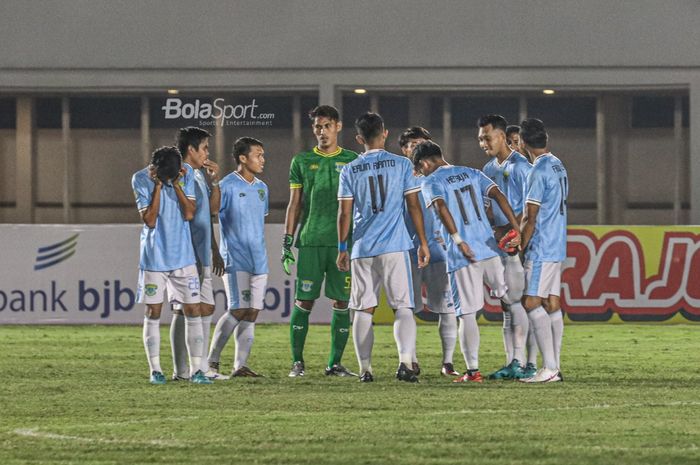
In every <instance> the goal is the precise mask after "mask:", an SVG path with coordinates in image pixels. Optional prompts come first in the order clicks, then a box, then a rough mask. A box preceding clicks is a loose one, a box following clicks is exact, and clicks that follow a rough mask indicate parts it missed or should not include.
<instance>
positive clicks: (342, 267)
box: [335, 252, 350, 272]
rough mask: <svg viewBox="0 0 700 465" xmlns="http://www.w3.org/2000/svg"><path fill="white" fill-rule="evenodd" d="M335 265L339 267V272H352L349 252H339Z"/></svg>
mask: <svg viewBox="0 0 700 465" xmlns="http://www.w3.org/2000/svg"><path fill="white" fill-rule="evenodd" d="M335 264H336V265H337V266H338V271H342V272H346V271H350V255H349V254H348V253H347V252H338V258H337V259H336V261H335Z"/></svg>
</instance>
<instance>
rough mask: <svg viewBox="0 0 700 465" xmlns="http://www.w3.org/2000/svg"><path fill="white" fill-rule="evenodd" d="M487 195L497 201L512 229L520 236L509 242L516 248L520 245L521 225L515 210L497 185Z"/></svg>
mask: <svg viewBox="0 0 700 465" xmlns="http://www.w3.org/2000/svg"><path fill="white" fill-rule="evenodd" d="M487 195H488V197H489V198H491V199H493V200H495V201H496V203H497V204H498V206H499V208H500V209H501V211H502V212H503V214H504V215H505V216H506V218H507V219H508V223H510V227H511V228H512V229H513V230H515V232H516V233H518V235H517V236H516V237H514V238H512V239H511V240H510V242H509V246H510V247H516V246H517V245H518V244H519V243H520V223H519V222H518V218H517V217H516V216H515V213H513V209H512V208H511V206H510V203H508V199H507V198H506V196H505V195H503V192H501V190H500V189H499V188H498V187H497V186H496V185H493V187H492V188H491V189H489V191H488V192H487Z"/></svg>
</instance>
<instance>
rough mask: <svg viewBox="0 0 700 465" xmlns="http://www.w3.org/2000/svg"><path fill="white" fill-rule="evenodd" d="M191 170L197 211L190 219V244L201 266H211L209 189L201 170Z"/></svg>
mask: <svg viewBox="0 0 700 465" xmlns="http://www.w3.org/2000/svg"><path fill="white" fill-rule="evenodd" d="M187 166H189V165H187ZM193 172H194V193H195V197H196V199H197V211H196V212H195V214H194V218H193V219H192V221H190V229H191V230H192V244H193V245H194V252H195V255H196V256H197V260H198V261H199V263H200V264H201V265H202V266H211V211H210V209H209V196H210V195H211V190H210V189H209V185H208V184H207V180H206V179H205V178H204V173H202V170H194V169H193Z"/></svg>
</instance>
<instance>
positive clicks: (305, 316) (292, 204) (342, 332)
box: [282, 105, 357, 378]
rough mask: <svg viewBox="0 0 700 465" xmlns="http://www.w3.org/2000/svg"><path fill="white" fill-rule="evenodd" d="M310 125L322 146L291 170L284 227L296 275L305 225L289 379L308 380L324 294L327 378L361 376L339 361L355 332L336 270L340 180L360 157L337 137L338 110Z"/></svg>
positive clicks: (323, 109)
mask: <svg viewBox="0 0 700 465" xmlns="http://www.w3.org/2000/svg"><path fill="white" fill-rule="evenodd" d="M309 118H310V119H311V127H312V129H313V133H314V136H315V137H316V141H317V145H316V147H314V148H313V149H312V150H309V151H308V152H301V153H299V154H297V155H296V156H295V157H294V158H293V159H292V164H291V166H290V168H289V188H290V195H289V206H288V207H287V215H286V218H285V225H284V230H285V234H284V238H283V243H282V266H283V268H284V272H285V273H287V274H288V275H289V274H290V273H291V271H290V266H291V265H292V264H293V263H294V262H295V258H294V252H293V251H292V245H294V234H295V232H296V229H297V225H301V227H300V229H299V235H298V237H297V240H296V244H295V245H296V247H297V248H298V249H299V263H298V266H297V279H296V291H295V299H296V300H295V302H294V309H293V310H292V315H291V317H290V321H289V333H290V342H291V346H292V369H291V371H290V372H289V377H290V378H296V377H299V376H304V373H305V366H304V344H305V342H306V334H307V333H308V331H309V316H310V314H311V310H312V309H313V306H314V302H315V301H316V299H318V298H319V297H320V295H321V285H322V284H323V282H324V280H325V286H324V293H325V295H326V297H328V298H329V299H331V301H332V305H333V308H332V310H333V316H332V319H331V352H330V356H329V358H328V366H327V367H326V371H325V373H326V375H327V376H356V375H355V374H354V373H351V372H350V371H348V370H347V369H346V368H345V367H343V365H341V364H340V361H341V359H342V357H343V351H344V350H345V345H346V344H347V341H348V336H349V334H350V314H349V313H348V300H349V299H350V273H349V272H340V271H338V268H337V266H336V258H337V255H338V244H337V240H338V232H337V217H338V200H337V196H338V179H339V177H340V171H341V170H342V169H343V166H345V165H346V164H348V163H350V162H351V161H353V160H354V159H355V158H357V154H356V153H355V152H352V151H350V150H345V149H343V148H341V147H338V133H339V132H340V130H341V129H342V123H341V121H340V115H339V114H338V110H336V109H335V108H333V107H331V106H328V105H321V106H319V107H316V108H314V109H313V110H311V111H310V112H309Z"/></svg>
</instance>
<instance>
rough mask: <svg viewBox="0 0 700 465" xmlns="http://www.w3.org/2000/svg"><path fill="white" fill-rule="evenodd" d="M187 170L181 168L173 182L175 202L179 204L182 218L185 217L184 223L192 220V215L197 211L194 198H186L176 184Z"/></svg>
mask: <svg viewBox="0 0 700 465" xmlns="http://www.w3.org/2000/svg"><path fill="white" fill-rule="evenodd" d="M186 173H187V170H186V169H185V167H182V169H181V170H180V175H179V176H178V177H177V179H175V180H174V181H173V187H174V188H175V195H176V196H177V202H178V203H179V204H180V210H181V211H182V216H184V217H185V221H190V220H192V218H194V213H195V211H196V210H197V202H196V201H195V199H194V198H190V197H187V195H185V191H184V190H183V189H182V186H181V185H180V183H179V182H178V181H179V180H180V178H183V177H185V175H186Z"/></svg>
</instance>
